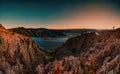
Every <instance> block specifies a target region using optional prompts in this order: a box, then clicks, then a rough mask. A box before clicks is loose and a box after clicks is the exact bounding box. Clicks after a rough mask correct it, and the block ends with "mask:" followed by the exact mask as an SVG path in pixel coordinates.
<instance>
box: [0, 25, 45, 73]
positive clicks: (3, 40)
mask: <svg viewBox="0 0 120 74" xmlns="http://www.w3.org/2000/svg"><path fill="white" fill-rule="evenodd" d="M44 62H45V54H44V52H43V51H41V48H40V47H39V46H38V45H37V44H36V43H35V42H34V41H32V40H31V39H30V38H29V37H24V36H22V35H19V34H16V33H13V32H9V31H8V30H6V29H5V28H4V27H3V26H2V25H0V74H34V73H35V72H34V69H35V67H37V64H44Z"/></svg>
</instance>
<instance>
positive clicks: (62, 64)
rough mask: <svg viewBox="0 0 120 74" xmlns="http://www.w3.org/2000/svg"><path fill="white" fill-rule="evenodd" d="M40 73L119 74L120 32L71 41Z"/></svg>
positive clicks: (60, 48) (82, 36) (83, 36)
mask: <svg viewBox="0 0 120 74" xmlns="http://www.w3.org/2000/svg"><path fill="white" fill-rule="evenodd" d="M54 57H55V58H54V61H53V62H50V63H49V64H47V65H46V66H45V67H43V66H41V65H38V67H37V68H36V72H37V73H38V74H47V73H48V74H120V29H116V30H114V31H111V32H107V33H103V34H98V33H88V34H83V35H81V36H78V37H74V38H71V39H69V40H68V41H67V42H66V43H65V44H63V45H62V46H61V47H59V48H58V49H57V50H56V51H55V56H54Z"/></svg>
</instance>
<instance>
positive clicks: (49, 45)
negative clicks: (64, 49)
mask: <svg viewBox="0 0 120 74" xmlns="http://www.w3.org/2000/svg"><path fill="white" fill-rule="evenodd" d="M31 38H32V39H33V40H34V41H35V42H37V43H38V44H39V45H40V47H42V48H44V49H48V50H54V49H56V48H57V47H59V46H60V45H61V44H63V43H64V42H65V41H66V40H68V37H64V38H52V39H42V38H38V37H31Z"/></svg>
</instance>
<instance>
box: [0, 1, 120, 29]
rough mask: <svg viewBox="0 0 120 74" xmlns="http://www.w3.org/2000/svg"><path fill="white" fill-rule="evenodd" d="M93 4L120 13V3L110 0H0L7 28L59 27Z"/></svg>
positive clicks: (0, 12) (0, 8)
mask: <svg viewBox="0 0 120 74" xmlns="http://www.w3.org/2000/svg"><path fill="white" fill-rule="evenodd" d="M91 3H93V4H97V3H105V4H109V5H112V6H115V8H116V9H117V12H118V13H119V7H120V6H119V2H118V1H110V0H104V1H102V0H100V1H98V0H97V1H96V0H0V22H1V23H2V24H3V25H5V26H6V27H17V26H25V27H48V26H57V25H60V24H58V22H61V20H62V22H63V21H64V20H63V19H65V18H71V16H72V15H73V14H78V13H75V12H76V11H79V10H80V11H81V9H84V7H86V6H88V5H89V4H91ZM88 13H89V12H88ZM56 21H57V23H56ZM51 22H52V24H51ZM53 22H55V23H53ZM48 28H49V27H48ZM57 28H59V27H57Z"/></svg>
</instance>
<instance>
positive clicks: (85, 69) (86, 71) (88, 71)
mask: <svg viewBox="0 0 120 74" xmlns="http://www.w3.org/2000/svg"><path fill="white" fill-rule="evenodd" d="M83 69H84V74H93V72H92V71H91V70H89V68H88V67H87V66H86V65H84V67H83Z"/></svg>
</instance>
